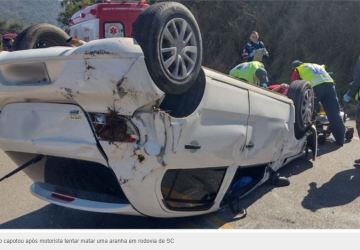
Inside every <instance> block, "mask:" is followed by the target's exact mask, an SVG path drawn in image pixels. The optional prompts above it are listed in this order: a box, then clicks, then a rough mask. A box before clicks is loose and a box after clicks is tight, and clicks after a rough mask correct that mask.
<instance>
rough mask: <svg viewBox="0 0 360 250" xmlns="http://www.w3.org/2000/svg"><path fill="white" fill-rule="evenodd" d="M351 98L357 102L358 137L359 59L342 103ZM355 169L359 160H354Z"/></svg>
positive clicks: (359, 104) (357, 127)
mask: <svg viewBox="0 0 360 250" xmlns="http://www.w3.org/2000/svg"><path fill="white" fill-rule="evenodd" d="M352 98H355V100H356V101H357V108H356V130H357V131H358V134H359V137H360V57H359V58H358V61H357V63H356V65H355V69H354V80H353V82H351V83H350V87H349V90H348V91H347V92H346V94H345V95H344V97H343V101H344V102H345V103H348V102H350V101H351V99H352ZM355 164H356V166H357V167H360V159H357V160H355Z"/></svg>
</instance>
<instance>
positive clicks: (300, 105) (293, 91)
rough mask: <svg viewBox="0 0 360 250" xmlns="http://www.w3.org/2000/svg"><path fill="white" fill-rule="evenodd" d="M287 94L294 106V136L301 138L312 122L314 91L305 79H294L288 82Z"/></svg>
mask: <svg viewBox="0 0 360 250" xmlns="http://www.w3.org/2000/svg"><path fill="white" fill-rule="evenodd" d="M287 96H288V97H289V98H290V99H292V100H293V102H294V106H295V137H296V138H297V139H301V138H302V137H304V135H305V134H306V131H307V130H308V129H309V127H310V126H311V125H312V124H313V117H314V91H313V89H312V87H311V85H310V83H309V82H307V81H302V80H299V81H294V82H292V83H291V84H290V87H289V91H288V94H287Z"/></svg>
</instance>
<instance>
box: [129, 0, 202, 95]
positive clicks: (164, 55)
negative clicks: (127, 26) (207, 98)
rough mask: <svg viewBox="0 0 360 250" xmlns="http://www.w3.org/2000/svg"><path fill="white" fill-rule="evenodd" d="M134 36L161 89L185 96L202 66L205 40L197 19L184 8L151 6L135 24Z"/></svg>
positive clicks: (173, 4)
mask: <svg viewBox="0 0 360 250" xmlns="http://www.w3.org/2000/svg"><path fill="white" fill-rule="evenodd" d="M133 37H134V38H135V40H136V41H137V42H138V43H139V45H140V47H141V48H142V50H143V53H144V56H145V63H146V66H147V69H148V71H149V74H150V76H151V78H152V79H153V81H154V82H155V84H156V85H157V86H158V87H159V89H161V90H162V91H164V92H165V93H166V94H182V93H184V92H186V91H187V90H188V89H189V88H191V87H192V86H193V85H194V84H195V83H196V79H197V78H198V75H199V72H200V69H201V64H202V56H203V51H202V38H201V33H200V29H199V26H198V24H197V22H196V20H195V18H194V16H193V15H192V14H191V12H190V11H189V10H188V9H187V8H186V7H185V6H184V5H182V4H180V3H176V2H160V3H156V4H153V5H151V6H150V7H149V8H148V9H146V10H145V11H144V12H143V13H142V14H140V15H139V17H138V18H137V20H136V21H135V22H134V24H133Z"/></svg>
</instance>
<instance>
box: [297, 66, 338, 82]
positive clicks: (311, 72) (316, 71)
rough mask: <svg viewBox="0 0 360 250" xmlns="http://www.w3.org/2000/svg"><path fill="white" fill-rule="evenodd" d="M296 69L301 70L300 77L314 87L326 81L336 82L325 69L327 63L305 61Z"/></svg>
mask: <svg viewBox="0 0 360 250" xmlns="http://www.w3.org/2000/svg"><path fill="white" fill-rule="evenodd" d="M296 69H297V71H298V72H299V75H300V78H301V79H303V80H305V81H308V82H310V84H311V86H312V87H315V86H317V85H320V84H322V83H325V82H331V83H334V79H332V78H331V76H330V75H329V73H328V72H327V71H326V70H325V65H319V64H315V63H303V64H301V65H300V66H298V67H297V68H296Z"/></svg>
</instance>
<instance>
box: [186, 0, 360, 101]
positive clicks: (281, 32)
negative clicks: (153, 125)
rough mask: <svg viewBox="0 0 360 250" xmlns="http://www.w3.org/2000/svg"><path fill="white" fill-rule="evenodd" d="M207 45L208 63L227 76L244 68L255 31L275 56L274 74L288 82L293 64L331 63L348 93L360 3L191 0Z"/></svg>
mask: <svg viewBox="0 0 360 250" xmlns="http://www.w3.org/2000/svg"><path fill="white" fill-rule="evenodd" d="M187 4H188V6H190V8H191V9H192V10H193V12H194V13H195V16H196V17H197V19H198V21H199V23H200V28H201V29H202V33H203V39H204V43H205V46H204V47H205V64H206V65H208V66H210V67H212V68H216V69H218V70H220V71H223V72H228V70H229V69H230V68H231V67H233V66H234V65H236V64H237V63H239V55H240V53H241V49H242V47H243V45H244V43H245V42H246V40H247V37H248V35H249V33H250V31H251V30H254V29H256V30H258V31H259V32H260V34H261V39H262V40H263V41H264V43H265V45H266V46H267V47H268V49H269V51H270V53H271V61H270V64H269V65H268V70H269V72H270V74H271V75H272V77H273V78H274V79H275V80H276V81H282V82H287V81H288V80H289V79H288V77H289V74H290V68H289V65H290V62H291V61H292V60H294V59H300V60H302V61H305V62H315V63H319V64H326V65H327V67H328V69H329V71H332V72H333V73H334V74H333V76H334V78H335V80H336V82H337V88H338V91H339V92H340V93H341V94H342V93H343V92H344V91H345V89H346V88H347V84H348V82H349V81H351V79H352V68H353V66H354V63H355V61H356V58H357V56H358V55H359V54H360V42H359V41H360V33H358V30H359V29H360V15H359V14H358V11H359V9H360V1H337V2H333V1H323V2H322V1H303V2H302V1H293V0H292V1H219V0H217V1H201V2H198V1H191V2H189V1H188V2H187Z"/></svg>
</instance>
